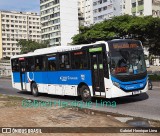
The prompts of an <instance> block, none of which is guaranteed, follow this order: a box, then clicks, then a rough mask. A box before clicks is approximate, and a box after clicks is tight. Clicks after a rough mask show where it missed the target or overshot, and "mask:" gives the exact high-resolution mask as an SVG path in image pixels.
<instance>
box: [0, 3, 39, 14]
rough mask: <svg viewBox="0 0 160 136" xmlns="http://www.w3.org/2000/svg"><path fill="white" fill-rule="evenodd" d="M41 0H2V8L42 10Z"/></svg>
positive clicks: (0, 4) (0, 8)
mask: <svg viewBox="0 0 160 136" xmlns="http://www.w3.org/2000/svg"><path fill="white" fill-rule="evenodd" d="M39 3H40V0H0V10H9V11H32V12H38V13H39V12H40V11H39V9H40V4H39Z"/></svg>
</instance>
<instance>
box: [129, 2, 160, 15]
mask: <svg viewBox="0 0 160 136" xmlns="http://www.w3.org/2000/svg"><path fill="white" fill-rule="evenodd" d="M130 1H131V13H130V14H131V15H135V16H150V15H152V16H153V17H160V0H130Z"/></svg>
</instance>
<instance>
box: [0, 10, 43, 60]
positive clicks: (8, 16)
mask: <svg viewBox="0 0 160 136" xmlns="http://www.w3.org/2000/svg"><path fill="white" fill-rule="evenodd" d="M20 39H27V40H29V39H30V40H34V41H37V42H39V41H40V40H41V24H40V16H39V15H37V13H29V12H28V13H23V12H14V11H0V59H1V58H3V57H11V56H13V55H17V54H19V53H20V45H18V42H17V41H18V40H20Z"/></svg>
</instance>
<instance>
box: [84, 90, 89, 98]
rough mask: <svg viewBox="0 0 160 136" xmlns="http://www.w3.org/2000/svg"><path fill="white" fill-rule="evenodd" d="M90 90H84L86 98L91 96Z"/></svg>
mask: <svg viewBox="0 0 160 136" xmlns="http://www.w3.org/2000/svg"><path fill="white" fill-rule="evenodd" d="M89 95H90V94H89V90H88V89H85V90H84V91H83V96H84V97H85V98H87V97H89Z"/></svg>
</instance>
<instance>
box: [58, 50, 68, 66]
mask: <svg viewBox="0 0 160 136" xmlns="http://www.w3.org/2000/svg"><path fill="white" fill-rule="evenodd" d="M59 65H60V69H70V58H69V53H65V54H63V55H60V56H59Z"/></svg>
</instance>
